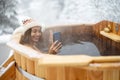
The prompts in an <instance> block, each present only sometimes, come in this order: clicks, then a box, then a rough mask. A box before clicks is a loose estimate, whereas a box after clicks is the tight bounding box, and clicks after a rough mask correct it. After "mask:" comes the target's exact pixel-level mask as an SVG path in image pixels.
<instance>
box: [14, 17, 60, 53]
mask: <svg viewBox="0 0 120 80" xmlns="http://www.w3.org/2000/svg"><path fill="white" fill-rule="evenodd" d="M41 29H42V27H41V26H40V25H39V23H37V22H36V21H35V20H33V19H27V20H24V21H23V26H21V27H19V28H18V29H16V30H15V32H14V34H16V33H22V34H21V38H20V41H19V42H20V43H21V44H23V45H25V46H28V47H31V48H32V49H34V50H37V51H39V52H41V50H39V49H38V47H37V45H38V42H40V40H41V39H42V30H41ZM61 47H62V45H61V42H58V41H55V42H53V43H52V45H51V46H50V48H49V50H48V53H49V54H57V52H58V51H59V49H60V48H61Z"/></svg>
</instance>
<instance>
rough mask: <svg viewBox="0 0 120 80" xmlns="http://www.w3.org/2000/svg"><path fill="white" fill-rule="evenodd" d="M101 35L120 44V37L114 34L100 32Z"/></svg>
mask: <svg viewBox="0 0 120 80" xmlns="http://www.w3.org/2000/svg"><path fill="white" fill-rule="evenodd" d="M100 34H101V35H103V36H105V37H107V38H109V39H111V40H113V41H116V42H120V36H119V35H116V34H114V33H106V32H104V31H100Z"/></svg>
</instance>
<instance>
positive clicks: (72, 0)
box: [0, 0, 120, 35]
mask: <svg viewBox="0 0 120 80" xmlns="http://www.w3.org/2000/svg"><path fill="white" fill-rule="evenodd" d="M119 4H120V0H0V35H3V34H11V33H12V32H13V31H14V29H15V28H16V27H18V26H19V25H20V22H21V20H22V19H23V17H24V16H29V17H32V18H34V19H37V20H38V21H39V22H40V23H41V24H43V25H48V26H50V25H59V24H82V23H96V22H99V21H101V20H110V21H114V22H118V23H119V22H120V8H119V7H120V5H119Z"/></svg>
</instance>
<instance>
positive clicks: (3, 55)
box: [0, 35, 11, 65]
mask: <svg viewBox="0 0 120 80" xmlns="http://www.w3.org/2000/svg"><path fill="white" fill-rule="evenodd" d="M10 37H11V35H2V36H0V65H1V64H2V63H3V62H4V61H5V60H6V59H7V58H8V56H9V54H10V48H9V47H8V46H7V45H6V43H7V42H8V41H9V40H10Z"/></svg>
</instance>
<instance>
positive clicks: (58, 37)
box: [53, 32, 62, 42]
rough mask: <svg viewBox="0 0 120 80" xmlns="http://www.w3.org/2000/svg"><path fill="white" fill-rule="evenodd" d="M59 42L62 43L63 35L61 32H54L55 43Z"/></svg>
mask: <svg viewBox="0 0 120 80" xmlns="http://www.w3.org/2000/svg"><path fill="white" fill-rule="evenodd" d="M57 40H58V41H59V42H61V41H62V39H61V33H60V32H54V33H53V41H57Z"/></svg>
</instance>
